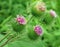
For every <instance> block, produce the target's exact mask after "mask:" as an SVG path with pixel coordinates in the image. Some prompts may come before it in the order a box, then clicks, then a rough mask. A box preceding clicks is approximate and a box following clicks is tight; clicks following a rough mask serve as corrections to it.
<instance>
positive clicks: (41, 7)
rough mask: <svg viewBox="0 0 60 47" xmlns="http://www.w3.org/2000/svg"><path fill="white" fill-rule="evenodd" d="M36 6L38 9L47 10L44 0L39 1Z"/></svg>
mask: <svg viewBox="0 0 60 47" xmlns="http://www.w3.org/2000/svg"><path fill="white" fill-rule="evenodd" d="M36 8H37V10H38V11H45V10H46V6H45V3H44V2H38V3H37V4H36Z"/></svg>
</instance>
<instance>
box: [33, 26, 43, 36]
mask: <svg viewBox="0 0 60 47" xmlns="http://www.w3.org/2000/svg"><path fill="white" fill-rule="evenodd" d="M34 31H35V33H36V34H37V35H42V34H43V31H42V28H41V27H40V26H39V25H36V26H35V27H34Z"/></svg>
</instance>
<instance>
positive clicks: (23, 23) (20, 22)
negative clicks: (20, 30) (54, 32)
mask: <svg viewBox="0 0 60 47" xmlns="http://www.w3.org/2000/svg"><path fill="white" fill-rule="evenodd" d="M16 20H17V22H18V23H19V24H22V25H25V24H26V19H25V17H24V16H19V15H17V18H16Z"/></svg>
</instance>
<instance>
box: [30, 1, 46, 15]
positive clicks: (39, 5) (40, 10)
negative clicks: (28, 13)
mask: <svg viewBox="0 0 60 47" xmlns="http://www.w3.org/2000/svg"><path fill="white" fill-rule="evenodd" d="M31 10H32V14H33V15H38V16H40V15H42V14H44V13H45V11H46V5H45V3H44V2H40V1H37V2H34V3H33V5H32V9H31Z"/></svg>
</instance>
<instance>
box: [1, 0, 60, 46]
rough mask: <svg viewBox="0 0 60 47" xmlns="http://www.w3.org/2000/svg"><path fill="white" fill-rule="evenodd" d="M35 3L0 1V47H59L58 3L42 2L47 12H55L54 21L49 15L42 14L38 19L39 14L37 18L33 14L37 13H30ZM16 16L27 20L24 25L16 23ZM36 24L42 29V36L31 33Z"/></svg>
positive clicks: (27, 0) (17, 0)
mask: <svg viewBox="0 0 60 47" xmlns="http://www.w3.org/2000/svg"><path fill="white" fill-rule="evenodd" d="M36 1H38V0H0V40H2V39H3V41H2V42H1V41H0V46H1V45H3V46H1V47H60V6H59V5H60V1H59V0H43V2H45V3H46V7H47V10H48V11H49V10H50V9H54V10H55V11H56V13H57V15H58V17H57V18H56V19H53V18H51V17H50V15H49V13H42V15H41V17H40V13H39V14H38V15H39V16H38V15H36V14H35V13H38V12H37V11H35V10H34V11H32V12H31V8H32V6H31V5H32V4H33V3H34V2H36ZM34 12H35V13H34ZM33 13H34V14H33ZM18 14H19V15H23V16H24V17H25V18H26V19H27V24H26V25H20V24H18V23H17V22H16V20H15V18H16V15H18ZM38 24H39V25H41V26H42V27H43V32H44V34H43V35H42V36H37V35H36V34H35V32H34V31H33V29H34V26H35V25H38ZM6 34H8V35H7V36H6ZM7 40H8V42H7V43H6V41H7Z"/></svg>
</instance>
